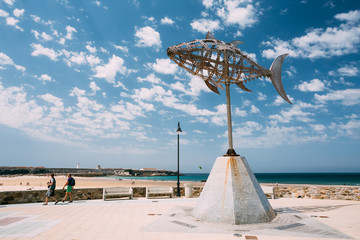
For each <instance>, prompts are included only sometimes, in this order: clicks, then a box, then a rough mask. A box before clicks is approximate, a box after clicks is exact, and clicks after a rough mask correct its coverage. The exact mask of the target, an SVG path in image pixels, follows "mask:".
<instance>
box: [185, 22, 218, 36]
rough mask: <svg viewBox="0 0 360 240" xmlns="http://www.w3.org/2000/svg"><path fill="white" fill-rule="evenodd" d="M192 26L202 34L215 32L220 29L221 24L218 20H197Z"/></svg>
mask: <svg viewBox="0 0 360 240" xmlns="http://www.w3.org/2000/svg"><path fill="white" fill-rule="evenodd" d="M190 25H191V27H192V28H193V29H194V30H197V31H199V32H201V33H207V32H208V31H210V32H214V31H216V30H219V29H220V22H219V21H218V20H210V19H197V20H194V21H192V22H191V24H190Z"/></svg>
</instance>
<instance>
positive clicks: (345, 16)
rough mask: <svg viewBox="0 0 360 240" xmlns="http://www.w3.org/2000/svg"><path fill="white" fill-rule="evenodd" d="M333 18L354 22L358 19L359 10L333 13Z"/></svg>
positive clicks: (359, 17)
mask: <svg viewBox="0 0 360 240" xmlns="http://www.w3.org/2000/svg"><path fill="white" fill-rule="evenodd" d="M335 18H336V19H338V20H341V21H346V22H350V23H356V22H358V21H359V20H360V11H359V10H353V11H349V12H348V13H339V14H336V15H335Z"/></svg>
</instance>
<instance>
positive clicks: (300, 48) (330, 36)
mask: <svg viewBox="0 0 360 240" xmlns="http://www.w3.org/2000/svg"><path fill="white" fill-rule="evenodd" d="M359 13H360V12H359V11H355V12H354V11H350V12H348V13H343V14H340V16H341V17H339V14H338V15H335V18H337V19H338V20H343V21H346V22H345V23H342V24H340V25H339V26H338V27H328V28H326V29H322V28H316V29H311V30H308V32H307V34H306V35H304V36H301V37H296V38H294V39H292V40H289V41H283V40H280V39H274V38H273V39H271V41H268V42H265V43H263V44H264V45H266V46H270V47H272V49H266V50H264V51H263V52H262V56H264V57H266V58H275V57H277V56H279V55H280V54H284V53H289V54H290V56H292V57H297V58H310V59H316V58H330V57H332V56H342V55H346V54H350V53H356V52H357V51H358V45H359V43H360V26H359V24H357V23H358V22H359V19H360V14H359Z"/></svg>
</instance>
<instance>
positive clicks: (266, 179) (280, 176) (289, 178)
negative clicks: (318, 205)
mask: <svg viewBox="0 0 360 240" xmlns="http://www.w3.org/2000/svg"><path fill="white" fill-rule="evenodd" d="M208 177H209V173H182V175H181V176H180V182H181V181H192V182H205V181H206V180H207V178H208ZM255 177H256V179H257V180H258V182H259V183H272V184H276V183H279V184H315V185H350V186H360V173H255ZM113 178H118V179H132V180H156V181H177V176H149V177H123V176H121V177H118V176H116V177H113Z"/></svg>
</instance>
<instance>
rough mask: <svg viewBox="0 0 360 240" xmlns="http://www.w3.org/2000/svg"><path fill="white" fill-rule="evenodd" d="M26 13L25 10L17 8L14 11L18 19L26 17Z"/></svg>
mask: <svg viewBox="0 0 360 240" xmlns="http://www.w3.org/2000/svg"><path fill="white" fill-rule="evenodd" d="M24 12H25V9H18V8H15V9H14V11H13V13H14V16H15V17H17V18H19V17H21V16H22V15H24Z"/></svg>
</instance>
